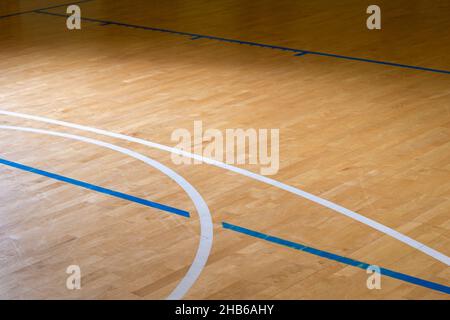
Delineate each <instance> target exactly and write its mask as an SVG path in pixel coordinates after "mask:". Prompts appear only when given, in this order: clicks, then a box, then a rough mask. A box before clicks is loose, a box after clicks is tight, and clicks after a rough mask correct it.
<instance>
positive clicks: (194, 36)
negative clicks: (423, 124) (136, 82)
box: [34, 9, 450, 74]
mask: <svg viewBox="0 0 450 320" xmlns="http://www.w3.org/2000/svg"><path fill="white" fill-rule="evenodd" d="M44 10H45V9H42V10H35V11H34V12H35V13H40V14H47V15H52V16H58V17H64V18H66V17H67V15H65V14H59V13H54V12H48V11H44ZM81 19H82V20H84V21H89V22H95V23H100V24H101V25H115V26H119V27H127V28H135V29H142V30H148V31H156V32H164V33H169V34H175V35H180V36H188V37H190V38H191V39H192V40H197V39H208V40H216V41H221V42H227V43H235V44H241V45H248V46H256V47H261V48H266V49H274V50H281V51H288V52H293V53H295V54H294V55H295V56H303V55H307V54H308V55H317V56H323V57H329V58H337V59H344V60H354V61H360V62H366V63H374V64H381V65H386V66H391V67H399V68H407V69H414V70H420V71H427V72H435V73H443V74H450V71H449V70H442V69H433V68H426V67H421V66H413V65H407V64H401V63H396V62H389V61H381V60H373V59H366V58H358V57H351V56H345V55H339V54H333V53H326V52H319V51H310V50H302V49H295V48H289V47H283V46H276V45H271V44H265V43H258V42H251V41H243V40H236V39H229V38H221V37H216V36H208V35H204V34H197V33H190V32H183V31H176V30H170V29H163V28H155V27H147V26H142V25H136V24H129V23H123V22H117V21H110V20H101V19H93V18H84V17H82V18H81Z"/></svg>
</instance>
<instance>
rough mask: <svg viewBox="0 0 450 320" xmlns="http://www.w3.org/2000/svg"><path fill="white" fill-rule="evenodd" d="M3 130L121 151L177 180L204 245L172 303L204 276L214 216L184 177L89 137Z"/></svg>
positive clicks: (29, 130)
mask: <svg viewBox="0 0 450 320" xmlns="http://www.w3.org/2000/svg"><path fill="white" fill-rule="evenodd" d="M0 129H5V130H17V131H25V132H32V133H40V134H46V135H51V136H57V137H63V138H68V139H73V140H78V141H83V142H87V143H91V144H95V145H97V146H101V147H105V148H108V149H111V150H115V151H118V152H120V153H123V154H126V155H128V156H130V157H133V158H135V159H138V160H141V161H143V162H145V163H146V164H148V165H150V166H152V167H154V168H155V169H157V170H159V171H161V172H162V173H164V174H165V175H167V176H168V177H170V178H171V179H172V180H174V181H175V182H176V183H177V184H178V185H179V186H180V187H181V188H183V190H184V191H185V192H186V193H187V194H188V196H189V197H190V198H191V200H192V202H193V203H194V205H195V208H196V209H197V212H198V215H199V219H200V242H199V246H198V249H197V253H196V255H195V258H194V261H193V262H192V265H191V267H190V268H189V270H188V272H187V273H186V275H185V276H184V278H183V279H182V280H181V281H180V282H179V283H178V285H177V286H176V288H175V289H174V290H173V291H172V293H171V294H170V295H169V296H168V297H167V299H169V300H176V299H181V298H183V296H184V295H185V294H186V292H187V291H188V290H189V289H190V288H191V287H192V285H193V284H194V283H195V281H196V280H197V278H198V277H199V276H200V273H201V272H202V270H203V268H204V267H205V265H206V262H207V260H208V257H209V253H210V252H211V247H212V242H213V224H212V218H211V214H210V212H209V208H208V206H207V204H206V202H205V200H204V199H203V198H202V196H201V195H200V193H198V191H197V190H196V189H195V188H194V187H193V186H192V185H191V184H190V183H189V182H188V181H186V179H184V178H183V177H182V176H180V175H179V174H178V173H176V172H175V171H173V170H172V169H170V168H168V167H166V166H165V165H163V164H161V163H159V162H157V161H155V160H153V159H150V158H148V157H146V156H144V155H142V154H140V153H137V152H135V151H132V150H130V149H126V148H122V147H119V146H116V145H113V144H110V143H107V142H104V141H100V140H95V139H91V138H87V137H81V136H77V135H72V134H67V133H61V132H55V131H48V130H41V129H33V128H24V127H15V126H3V125H0Z"/></svg>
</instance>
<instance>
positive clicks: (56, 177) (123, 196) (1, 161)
mask: <svg viewBox="0 0 450 320" xmlns="http://www.w3.org/2000/svg"><path fill="white" fill-rule="evenodd" d="M0 164H4V165H7V166H10V167H13V168H16V169H20V170H23V171H27V172H31V173H35V174H39V175H41V176H44V177H47V178H51V179H54V180H58V181H62V182H67V183H69V184H73V185H75V186H79V187H82V188H85V189H89V190H92V191H96V192H100V193H103V194H107V195H110V196H113V197H116V198H120V199H123V200H128V201H131V202H135V203H139V204H142V205H144V206H147V207H151V208H155V209H159V210H162V211H166V212H170V213H174V214H177V215H180V216H183V217H187V218H189V217H190V215H189V212H187V211H184V210H180V209H177V208H173V207H169V206H166V205H164V204H160V203H157V202H153V201H149V200H145V199H142V198H138V197H135V196H131V195H128V194H125V193H122V192H118V191H114V190H111V189H106V188H103V187H99V186H96V185H93V184H90V183H87V182H83V181H80V180H75V179H72V178H68V177H64V176H61V175H59V174H56V173H51V172H48V171H44V170H39V169H36V168H32V167H29V166H26V165H23V164H20V163H17V162H12V161H8V160H5V159H2V158H0Z"/></svg>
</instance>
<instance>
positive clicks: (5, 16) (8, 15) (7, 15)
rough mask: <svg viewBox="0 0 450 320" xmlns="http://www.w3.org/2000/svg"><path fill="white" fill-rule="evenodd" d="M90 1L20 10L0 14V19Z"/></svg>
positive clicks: (83, 0)
mask: <svg viewBox="0 0 450 320" xmlns="http://www.w3.org/2000/svg"><path fill="white" fill-rule="evenodd" d="M90 1H94V0H80V1H75V2H73V1H72V2H69V3H63V4H59V5H56V6H51V7H46V8H41V9H33V10H28V11H21V12H15V13H10V14H5V15H3V16H0V19H4V18H9V17H14V16H19V15H22V14H27V13H32V12H35V11H38V10H50V9H55V8H59V7H65V6H70V5H71V4H80V3H84V2H90Z"/></svg>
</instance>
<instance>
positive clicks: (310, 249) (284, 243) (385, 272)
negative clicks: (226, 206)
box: [222, 222, 450, 294]
mask: <svg viewBox="0 0 450 320" xmlns="http://www.w3.org/2000/svg"><path fill="white" fill-rule="evenodd" d="M222 227H223V228H224V229H228V230H232V231H235V232H239V233H242V234H245V235H248V236H251V237H254V238H258V239H262V240H265V241H268V242H272V243H275V244H278V245H281V246H285V247H288V248H292V249H295V250H299V251H304V252H307V253H310V254H313V255H316V256H319V257H322V258H326V259H329V260H333V261H337V262H340V263H344V264H347V265H350V266H354V267H357V268H361V269H364V270H367V268H368V267H369V266H370V264H368V263H365V262H361V261H357V260H353V259H350V258H346V257H343V256H340V255H337V254H334V253H331V252H327V251H323V250H319V249H315V248H313V247H309V246H306V245H303V244H299V243H295V242H292V241H288V240H284V239H281V238H277V237H273V236H270V235H267V234H264V233H260V232H258V231H254V230H250V229H246V228H243V227H239V226H236V225H233V224H230V223H226V222H222ZM380 273H381V275H385V276H388V277H391V278H394V279H398V280H401V281H405V282H409V283H412V284H415V285H418V286H421V287H424V288H428V289H432V290H436V291H440V292H443V293H446V294H450V287H447V286H445V285H443V284H439V283H435V282H431V281H427V280H423V279H419V278H416V277H413V276H409V275H407V274H404V273H400V272H396V271H392V270H389V269H385V268H380Z"/></svg>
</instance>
